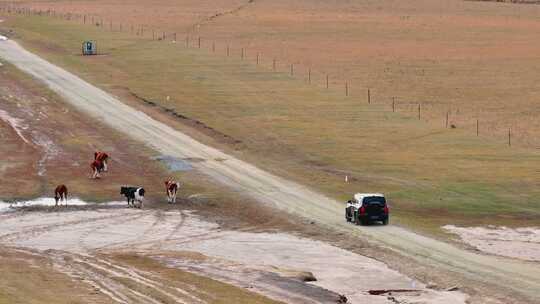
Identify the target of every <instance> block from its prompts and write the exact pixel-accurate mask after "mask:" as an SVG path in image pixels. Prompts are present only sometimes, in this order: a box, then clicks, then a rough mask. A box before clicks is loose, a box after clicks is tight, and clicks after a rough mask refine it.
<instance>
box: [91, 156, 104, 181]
mask: <svg viewBox="0 0 540 304" xmlns="http://www.w3.org/2000/svg"><path fill="white" fill-rule="evenodd" d="M90 168H91V169H92V178H93V179H96V178H100V177H101V176H100V175H99V173H101V171H103V162H102V161H100V160H94V161H93V162H92V163H91V164H90Z"/></svg>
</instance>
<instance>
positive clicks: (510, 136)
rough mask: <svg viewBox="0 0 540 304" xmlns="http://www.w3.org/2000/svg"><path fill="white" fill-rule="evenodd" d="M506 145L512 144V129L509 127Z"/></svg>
mask: <svg viewBox="0 0 540 304" xmlns="http://www.w3.org/2000/svg"><path fill="white" fill-rule="evenodd" d="M508 146H509V147H511V146H512V131H511V128H508Z"/></svg>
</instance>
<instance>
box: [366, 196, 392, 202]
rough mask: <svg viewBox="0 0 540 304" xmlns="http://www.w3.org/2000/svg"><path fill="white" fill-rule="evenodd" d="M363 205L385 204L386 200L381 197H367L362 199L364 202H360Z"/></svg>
mask: <svg viewBox="0 0 540 304" xmlns="http://www.w3.org/2000/svg"><path fill="white" fill-rule="evenodd" d="M362 203H363V204H370V203H383V204H386V199H385V198H384V197H381V196H368V197H364V200H363V201H362Z"/></svg>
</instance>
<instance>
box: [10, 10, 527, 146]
mask: <svg viewBox="0 0 540 304" xmlns="http://www.w3.org/2000/svg"><path fill="white" fill-rule="evenodd" d="M0 12H1V13H4V14H8V15H20V16H41V17H50V18H56V19H61V20H66V21H72V22H77V23H80V24H82V25H88V26H93V27H96V28H98V29H101V30H103V31H109V32H112V33H114V32H118V33H125V34H130V35H134V36H136V37H139V38H140V39H141V40H147V41H162V42H171V43H175V44H177V45H183V46H184V47H185V48H191V49H192V48H196V49H204V50H205V51H207V52H209V53H211V54H216V55H221V56H224V57H232V56H238V57H239V58H240V60H243V61H252V63H253V64H255V65H256V66H258V67H261V68H265V69H266V70H269V71H272V72H279V73H287V74H288V75H289V76H290V77H291V78H294V79H298V80H303V81H304V82H305V83H306V84H307V85H312V86H315V87H318V88H320V89H326V90H333V92H341V94H343V95H342V96H343V97H345V98H355V99H357V100H360V101H361V100H362V99H365V103H366V104H368V105H377V106H379V107H380V106H384V111H387V112H392V113H400V114H401V115H408V116H410V117H414V118H416V119H417V120H420V121H425V122H427V123H436V122H437V121H440V126H441V127H442V128H449V129H455V128H458V127H459V128H461V129H465V128H471V129H472V130H471V131H472V132H471V134H472V135H475V136H477V137H482V136H492V135H494V134H496V135H498V136H500V137H501V138H502V137H503V136H504V142H505V145H507V146H509V147H511V146H514V145H515V139H516V138H518V139H519V137H520V136H519V135H520V134H521V135H522V138H521V139H522V142H525V143H528V144H525V146H530V145H534V142H533V143H532V144H531V141H528V140H527V138H523V134H527V132H526V131H525V130H524V128H519V127H514V128H515V129H513V124H511V123H508V124H507V126H497V125H496V124H493V123H490V120H488V119H486V120H485V121H482V119H481V117H480V115H479V113H478V112H482V111H478V110H477V111H476V112H477V113H475V114H474V115H465V114H464V113H463V109H460V108H459V107H456V106H452V105H441V104H434V103H429V102H424V103H423V102H418V101H411V100H408V99H407V98H404V97H400V96H391V97H382V96H381V97H375V96H376V95H375V94H374V93H376V91H375V89H374V88H361V87H356V86H355V85H354V83H353V82H352V81H351V80H347V79H346V80H342V79H339V78H338V77H336V79H335V80H334V77H333V75H331V74H330V73H327V72H322V71H318V70H316V69H314V68H313V66H311V65H309V66H305V65H302V64H301V63H299V62H288V61H287V60H285V59H280V58H277V57H275V56H272V57H270V58H265V57H264V56H263V53H262V52H260V51H254V52H253V53H251V52H250V50H249V49H248V48H246V47H242V46H239V47H237V48H236V49H233V47H232V46H231V43H224V44H221V45H220V44H219V43H217V42H216V41H215V40H205V39H204V38H203V37H202V36H199V35H194V34H193V32H191V31H189V32H188V33H187V34H186V33H176V32H167V31H164V30H160V29H158V28H155V27H151V26H148V25H145V24H130V23H122V22H115V21H113V20H106V19H104V18H103V17H101V16H100V15H98V14H90V13H88V14H87V13H73V12H64V11H62V12H59V11H56V10H53V9H50V8H49V9H46V10H44V9H34V8H29V7H24V6H19V5H15V4H14V3H3V4H0ZM181 35H184V42H183V43H180V41H179V40H178V38H180V36H181ZM458 122H459V126H458ZM523 139H524V140H523Z"/></svg>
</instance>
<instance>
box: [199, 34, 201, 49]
mask: <svg viewBox="0 0 540 304" xmlns="http://www.w3.org/2000/svg"><path fill="white" fill-rule="evenodd" d="M199 48H201V36H199Z"/></svg>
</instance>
